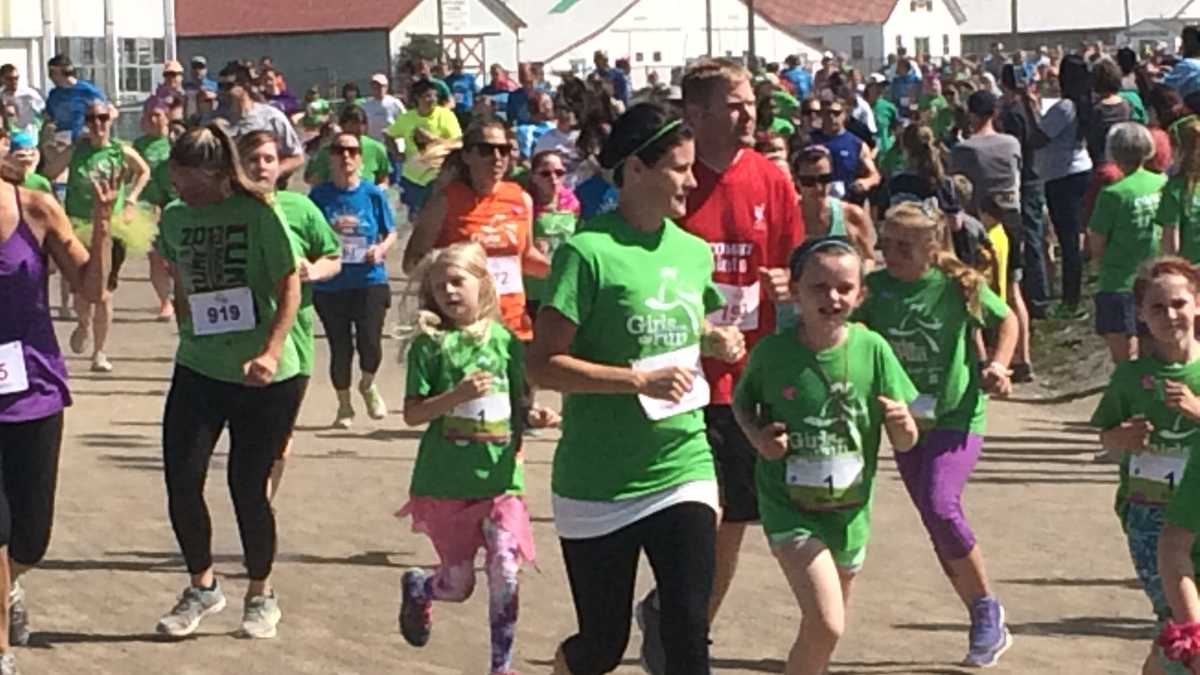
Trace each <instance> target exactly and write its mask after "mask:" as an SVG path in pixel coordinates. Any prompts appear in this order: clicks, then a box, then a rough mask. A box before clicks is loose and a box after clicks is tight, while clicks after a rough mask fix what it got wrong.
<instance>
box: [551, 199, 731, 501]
mask: <svg viewBox="0 0 1200 675" xmlns="http://www.w3.org/2000/svg"><path fill="white" fill-rule="evenodd" d="M712 273H713V257H712V250H711V249H710V248H709V246H708V244H706V243H705V242H704V240H702V239H700V238H699V237H696V236H694V235H691V234H688V233H687V232H685V231H683V230H682V229H681V228H680V227H679V226H678V225H676V224H675V223H673V222H671V221H669V220H664V222H663V227H662V229H660V230H659V231H657V232H644V231H641V230H637V229H635V228H634V227H633V226H632V225H630V224H629V223H627V222H626V221H625V219H624V218H622V217H621V215H620V214H619V213H607V214H604V215H601V216H596V217H595V218H593V219H592V220H590V221H588V227H587V229H586V230H585V231H581V232H578V233H576V235H575V236H574V237H571V238H570V239H568V240H567V241H566V243H564V244H563V245H562V246H561V247H559V249H558V252H557V253H556V254H555V256H554V261H553V269H552V271H551V274H550V282H549V291H548V293H547V297H546V299H545V305H544V306H550V307H553V308H555V309H556V310H558V312H559V313H561V314H562V315H563V316H564V317H566V318H567V320H569V321H570V322H571V323H574V324H575V325H576V326H578V331H577V332H576V333H575V339H574V341H573V342H572V343H571V350H570V353H571V354H572V355H573V356H576V357H578V358H581V359H584V360H586V361H590V362H593V363H600V364H604V365H610V366H617V367H622V368H628V367H631V366H632V367H639V365H640V367H643V368H649V367H650V366H649V365H647V364H635V363H634V362H635V361H639V360H641V359H646V358H648V357H655V356H659V357H662V358H663V360H670V359H671V357H669V356H665V355H668V354H673V355H675V357H676V359H677V361H676V363H677V365H680V366H682V367H693V365H694V367H695V368H696V369H697V370H698V369H699V362H698V361H699V353H698V348H699V345H700V336H701V334H702V331H703V328H704V318H705V316H707V315H708V314H709V313H710V312H712V311H715V310H716V309H719V308H720V307H721V306H722V304H723V303H724V300H723V298H722V296H721V292H720V290H718V289H717V288H716V286H714V285H713V283H712ZM689 349H692V350H695V351H696V354H695V357H696V361H695V362H694V363H693V362H692V361H691V355H690V354H688V353H687V351H686V350H689ZM661 365H664V366H665V365H669V364H661ZM696 391H702V390H696ZM706 402H707V401H706ZM643 406H645V407H643ZM702 407H703V405H701V406H700V407H698V408H696V409H694V410H690V411H688V412H682V413H678V414H674V415H670V416H667V417H664V418H662V419H659V420H657V421H654V420H651V418H650V417H649V416H648V414H647V409H651V410H653V409H654V402H653V401H650V402H642V401H640V400H639V396H637V395H636V394H580V393H576V394H567V395H566V396H565V397H564V400H563V423H562V440H560V441H559V444H558V449H557V451H556V452H555V453H554V472H553V478H552V489H553V491H554V494H556V495H559V496H562V497H567V498H570V499H581V500H591V501H615V500H620V499H629V498H632V497H640V496H643V495H647V494H651V493H654V492H659V491H661V490H665V489H667V488H670V487H674V486H676V485H680V484H682V483H686V482H690V481H695V480H713V479H715V477H716V473H715V471H714V469H713V460H712V450H711V449H710V447H709V445H708V439H707V438H706V437H705V424H704V411H703V409H702ZM656 416H657V415H656Z"/></svg>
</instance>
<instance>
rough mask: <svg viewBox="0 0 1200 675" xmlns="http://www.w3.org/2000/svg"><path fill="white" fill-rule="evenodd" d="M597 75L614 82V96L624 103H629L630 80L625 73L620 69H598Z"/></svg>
mask: <svg viewBox="0 0 1200 675" xmlns="http://www.w3.org/2000/svg"><path fill="white" fill-rule="evenodd" d="M596 75H599V76H600V77H603V78H604V79H606V80H608V81H609V82H612V86H613V96H615V97H616V98H617V100H619V101H621V102H622V103H625V104H628V103H629V78H627V77H625V72H624V71H622V70H621V69H620V68H605V69H603V70H601V69H599V68H597V69H596Z"/></svg>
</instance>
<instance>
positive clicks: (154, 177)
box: [142, 162, 179, 208]
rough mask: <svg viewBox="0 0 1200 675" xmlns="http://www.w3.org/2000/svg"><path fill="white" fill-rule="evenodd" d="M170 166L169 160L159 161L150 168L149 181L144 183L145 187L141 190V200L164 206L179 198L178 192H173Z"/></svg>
mask: <svg viewBox="0 0 1200 675" xmlns="http://www.w3.org/2000/svg"><path fill="white" fill-rule="evenodd" d="M170 167H171V163H170V162H159V164H158V166H156V167H154V168H153V169H150V181H149V182H147V183H146V189H145V190H142V201H143V202H146V203H147V204H153V205H154V206H157V207H159V208H166V206H167V204H170V203H171V202H173V201H175V200H176V199H178V198H179V194H178V193H177V192H175V184H174V183H172V182H171V171H170Z"/></svg>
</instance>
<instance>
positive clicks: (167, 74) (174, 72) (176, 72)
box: [163, 70, 183, 77]
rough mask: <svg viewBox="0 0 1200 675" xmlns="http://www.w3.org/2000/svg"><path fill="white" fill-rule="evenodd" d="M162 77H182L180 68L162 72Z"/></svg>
mask: <svg viewBox="0 0 1200 675" xmlns="http://www.w3.org/2000/svg"><path fill="white" fill-rule="evenodd" d="M163 77H183V71H182V70H168V71H165V72H164V73H163Z"/></svg>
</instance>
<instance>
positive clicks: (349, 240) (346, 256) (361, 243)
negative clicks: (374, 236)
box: [342, 234, 371, 265]
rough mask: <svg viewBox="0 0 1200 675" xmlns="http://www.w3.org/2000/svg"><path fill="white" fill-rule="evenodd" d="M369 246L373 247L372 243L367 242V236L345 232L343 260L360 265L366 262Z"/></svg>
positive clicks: (343, 237)
mask: <svg viewBox="0 0 1200 675" xmlns="http://www.w3.org/2000/svg"><path fill="white" fill-rule="evenodd" d="M368 248H371V245H370V244H369V243H367V238H366V237H363V236H358V235H350V234H343V235H342V262H344V263H349V264H351V265H358V264H361V263H363V262H366V259H367V249H368Z"/></svg>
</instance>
